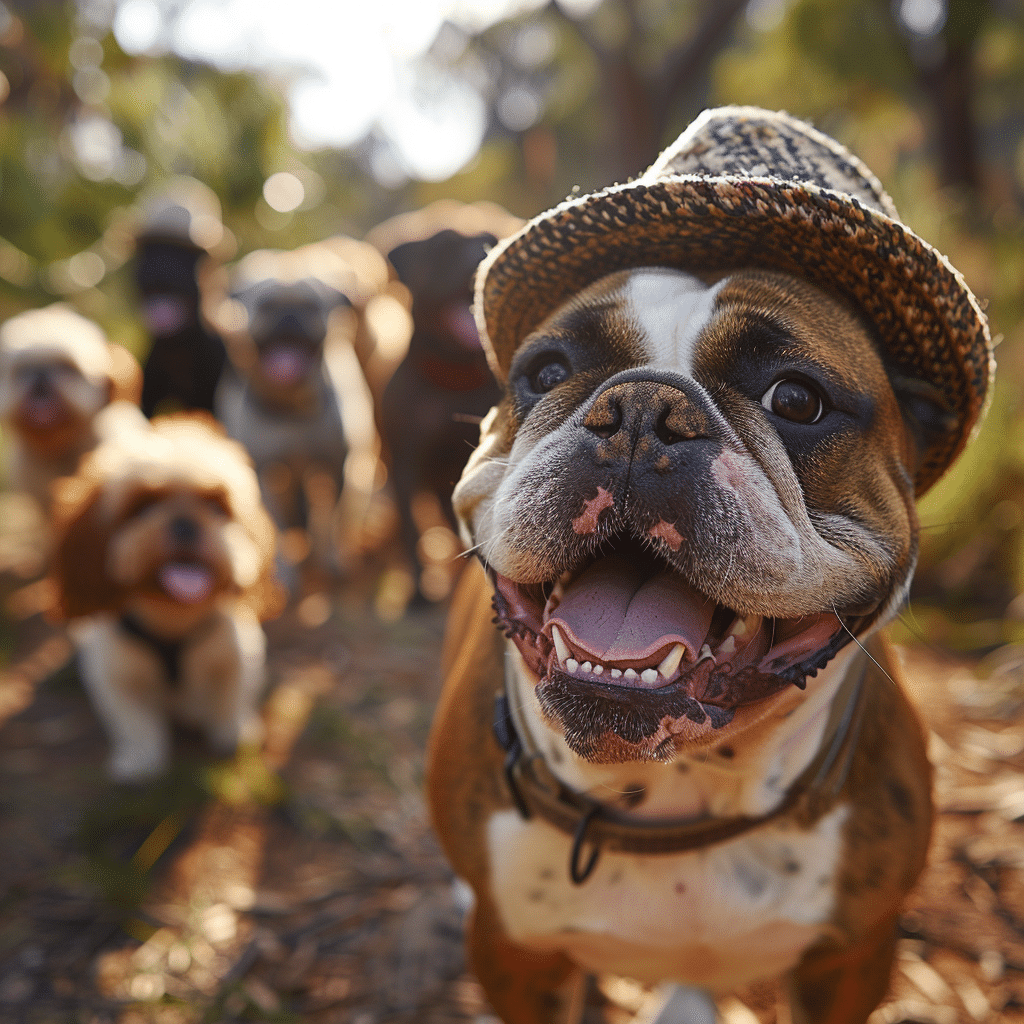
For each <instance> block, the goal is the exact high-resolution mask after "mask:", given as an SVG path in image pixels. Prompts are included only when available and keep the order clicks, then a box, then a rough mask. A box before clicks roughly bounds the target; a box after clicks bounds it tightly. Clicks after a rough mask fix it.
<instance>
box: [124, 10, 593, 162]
mask: <svg viewBox="0 0 1024 1024" xmlns="http://www.w3.org/2000/svg"><path fill="white" fill-rule="evenodd" d="M544 2H545V0H285V2H283V3H282V2H281V0H190V2H187V3H186V5H185V6H184V9H183V11H182V13H181V14H180V15H179V16H178V18H177V19H174V20H173V24H172V26H171V27H170V28H169V27H168V23H169V22H171V21H172V19H171V18H169V17H168V16H167V15H168V13H169V12H171V11H173V10H174V9H175V8H179V7H180V0H121V2H120V4H119V6H118V10H117V14H116V17H115V20H114V34H115V36H116V37H117V41H118V43H119V44H120V45H121V47H122V48H123V49H124V50H126V51H127V52H128V53H159V52H166V50H168V49H173V50H175V51H176V52H178V53H180V54H181V55H182V56H184V57H188V58H192V59H199V60H203V61H208V62H211V63H213V64H215V65H217V66H218V67H221V68H224V69H226V70H228V69H240V68H249V69H261V68H262V69H268V68H269V69H273V70H277V71H281V72H284V73H285V74H287V76H288V80H289V81H290V85H289V87H288V99H289V103H290V107H291V112H292V131H293V134H294V137H295V140H296V142H297V143H298V144H299V145H301V146H304V147H306V148H311V149H313V148H318V147H322V146H336V147H345V146H349V145H352V144H354V143H356V142H358V141H359V140H360V139H362V138H363V137H364V136H365V135H366V134H367V133H368V132H369V131H370V130H371V129H372V128H373V127H374V126H376V128H377V130H378V131H379V132H381V133H382V134H384V135H385V136H387V138H389V139H390V140H391V142H392V144H393V147H394V151H395V154H396V156H397V159H398V162H399V164H400V166H399V167H397V168H395V171H396V172H397V173H398V174H403V173H404V174H406V175H409V176H412V177H417V178H425V179H428V180H442V179H444V178H447V177H449V176H450V175H452V174H454V173H455V172H456V171H457V170H458V169H459V168H460V167H462V166H463V165H464V164H466V163H467V162H468V161H469V160H471V159H472V157H473V155H474V154H475V153H476V151H477V149H478V147H479V145H480V142H481V140H482V138H483V135H484V131H485V130H486V127H487V108H486V104H485V101H484V99H483V97H482V96H481V94H480V92H479V91H478V89H477V88H476V87H474V84H471V83H470V82H468V81H465V80H461V79H456V78H453V77H452V76H451V75H450V74H448V73H446V71H445V70H444V68H443V67H442V66H441V65H439V64H438V63H437V62H435V61H432V60H430V59H429V58H428V57H427V56H426V54H427V51H428V49H429V48H430V47H431V45H432V44H433V43H434V41H435V39H437V36H438V33H439V31H440V30H441V27H442V25H443V24H444V23H445V22H446V21H447V22H448V23H449V24H450V25H453V26H455V27H456V31H451V30H449V34H450V36H451V40H450V41H451V44H452V46H454V47H456V48H457V47H459V46H462V45H464V41H465V38H466V35H465V34H466V33H473V32H478V31H480V30H481V29H484V28H486V27H487V26H489V25H491V24H493V23H494V22H496V21H498V20H500V19H502V18H505V17H508V16H510V15H514V14H517V13H521V12H524V11H528V10H531V9H535V8H537V7H540V6H543V4H544ZM563 6H565V7H566V8H567V9H568V10H570V13H577V12H578V11H583V10H586V9H587V8H590V7H594V6H595V3H594V2H593V0H564V4H563ZM284 12H287V16H285V14H284ZM459 30H461V31H459Z"/></svg>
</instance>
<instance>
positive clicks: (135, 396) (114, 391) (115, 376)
mask: <svg viewBox="0 0 1024 1024" xmlns="http://www.w3.org/2000/svg"><path fill="white" fill-rule="evenodd" d="M107 347H108V349H109V350H110V401H111V402H131V403H132V405H138V404H139V403H140V402H141V401H142V367H141V366H139V361H138V360H137V359H136V358H135V356H133V355H132V354H131V352H129V351H128V349H126V348H125V347H124V346H123V345H108V346H107Z"/></svg>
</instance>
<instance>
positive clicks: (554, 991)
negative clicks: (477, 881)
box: [467, 897, 580, 1024]
mask: <svg viewBox="0 0 1024 1024" xmlns="http://www.w3.org/2000/svg"><path fill="white" fill-rule="evenodd" d="M467 944H468V947H469V955H470V959H471V962H472V967H473V971H474V973H475V974H476V976H477V979H478V980H479V981H480V984H481V985H482V986H483V988H484V992H485V993H486V995H487V998H488V1000H489V1001H490V1003H491V1006H492V1007H493V1008H494V1010H495V1012H496V1013H497V1014H498V1016H499V1017H500V1018H501V1019H502V1020H503V1021H504V1022H505V1024H575V1021H570V1020H568V1017H569V1016H570V1004H571V1003H573V1002H574V1001H573V1000H572V998H571V997H572V994H573V993H572V987H573V986H572V982H573V981H576V980H579V975H580V970H579V968H578V967H576V965H575V964H574V963H573V962H572V961H571V960H570V959H569V958H568V957H567V956H565V955H564V954H563V953H558V952H550V953H545V952H539V951H537V950H532V949H528V948H526V947H525V946H520V945H518V944H517V943H515V942H513V941H512V940H511V939H510V938H509V937H508V936H507V935H506V934H505V931H504V929H503V928H502V926H501V923H500V921H499V920H498V915H497V913H496V911H495V909H494V906H493V905H492V904H491V903H490V902H489V901H487V900H481V899H479V897H478V901H477V903H476V905H475V906H474V908H473V910H472V911H471V912H470V916H469V924H468V930H467ZM571 1016H576V1014H571Z"/></svg>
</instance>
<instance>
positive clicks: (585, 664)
mask: <svg viewBox="0 0 1024 1024" xmlns="http://www.w3.org/2000/svg"><path fill="white" fill-rule="evenodd" d="M593 667H594V666H593V665H591V664H590V662H589V661H585V662H583V664H582V665H580V669H581V670H582V671H584V672H590V671H591V670H592V669H593Z"/></svg>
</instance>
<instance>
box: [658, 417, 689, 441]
mask: <svg viewBox="0 0 1024 1024" xmlns="http://www.w3.org/2000/svg"><path fill="white" fill-rule="evenodd" d="M671 415H672V410H671V409H666V410H665V411H664V412H663V413H662V414H661V416H659V417H658V422H657V423H656V424H655V426H654V434H655V437H657V439H658V440H659V441H660V442H661V443H662V444H666V445H667V444H678V443H679V442H680V441H685V440H686V437H685V436H684V435H683V434H680V433H678V432H677V431H675V430H673V429H672V427H670V426H669V422H668V421H669V417H670V416H671Z"/></svg>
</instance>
